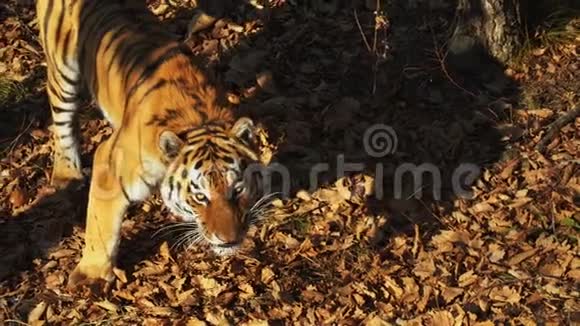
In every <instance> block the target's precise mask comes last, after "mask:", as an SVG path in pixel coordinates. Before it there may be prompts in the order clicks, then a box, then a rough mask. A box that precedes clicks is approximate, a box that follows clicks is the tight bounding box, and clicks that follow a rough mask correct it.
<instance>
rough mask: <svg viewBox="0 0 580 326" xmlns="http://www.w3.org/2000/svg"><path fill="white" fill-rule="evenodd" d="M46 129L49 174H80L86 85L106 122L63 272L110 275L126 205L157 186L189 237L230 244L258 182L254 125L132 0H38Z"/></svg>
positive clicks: (235, 243)
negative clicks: (189, 227) (76, 242)
mask: <svg viewBox="0 0 580 326" xmlns="http://www.w3.org/2000/svg"><path fill="white" fill-rule="evenodd" d="M36 10H37V15H38V25H39V29H40V37H39V39H40V42H41V44H42V46H43V49H44V52H45V56H46V66H47V81H46V90H47V94H48V98H49V102H50V107H51V112H52V120H53V124H52V129H53V135H54V155H53V171H52V177H51V183H52V184H53V185H54V186H56V187H59V188H62V187H66V186H67V185H68V184H69V183H70V182H71V181H74V180H79V179H82V177H83V176H82V173H81V164H80V152H79V139H78V138H77V137H76V134H75V128H76V123H75V121H76V115H77V113H78V112H77V111H78V109H79V99H80V98H81V91H88V93H89V94H90V95H91V96H92V97H93V98H94V100H95V102H96V103H97V104H98V106H99V108H100V110H101V112H102V113H103V115H104V116H105V118H106V119H107V121H108V122H109V123H110V124H111V126H112V127H113V134H112V135H111V136H110V138H109V139H107V140H105V141H104V142H103V143H101V144H100V145H99V146H98V147H97V149H96V151H95V154H94V158H93V165H92V171H91V183H90V189H89V202H88V207H87V222H86V232H85V246H84V248H83V252H82V257H81V260H80V262H79V264H78V265H77V267H76V268H75V270H74V271H73V273H72V274H71V275H70V278H69V285H71V286H74V285H75V284H77V283H79V282H83V281H87V282H94V281H97V280H106V281H110V280H111V279H112V277H113V273H112V270H113V266H114V264H115V258H116V256H117V251H118V245H119V241H120V235H119V230H120V226H121V221H122V218H123V215H124V214H125V212H126V210H127V208H128V207H129V206H130V205H131V204H133V203H137V202H140V201H142V200H144V199H146V198H147V197H148V196H150V195H151V194H152V193H154V192H156V191H157V190H159V192H160V193H161V197H162V199H163V202H164V203H165V205H166V206H167V207H168V208H169V210H170V211H171V212H173V213H174V214H175V215H177V216H178V217H179V218H180V219H181V220H182V221H183V223H190V224H191V223H194V224H196V225H197V226H198V227H197V228H196V230H197V231H196V232H197V233H196V234H194V236H193V238H192V239H190V240H189V241H190V242H192V243H193V242H196V241H201V240H202V239H203V241H204V242H205V243H206V244H208V245H209V246H210V247H211V248H212V249H213V250H214V251H215V252H217V253H219V254H227V253H232V252H234V251H235V250H236V249H237V248H239V246H240V244H241V241H242V240H243V237H244V235H245V232H246V231H247V228H248V223H249V222H248V220H249V218H248V216H249V215H248V214H251V209H253V208H255V207H256V205H254V203H255V199H256V198H255V196H256V194H257V188H258V187H259V182H257V180H255V179H252V178H248V177H247V176H245V175H244V169H245V167H246V166H248V165H249V164H250V163H257V162H258V155H257V153H256V151H257V148H256V144H255V135H254V125H253V122H252V121H251V120H250V119H248V118H238V119H236V118H235V116H234V111H233V110H232V108H230V107H229V105H226V104H225V103H227V101H226V100H225V96H224V94H223V92H222V91H221V90H220V88H219V87H218V86H217V85H216V83H215V81H214V80H213V79H212V78H211V76H210V75H209V74H207V73H206V72H205V71H203V70H202V67H201V66H200V65H198V64H196V61H195V59H194V58H193V55H192V53H191V51H190V49H189V48H188V47H187V46H185V45H184V44H182V43H180V42H179V39H178V37H177V36H176V35H173V34H172V33H170V32H169V31H166V30H164V29H163V28H162V26H161V24H159V22H158V20H157V18H156V17H155V16H154V15H153V14H152V13H151V12H150V11H149V10H147V8H146V7H145V5H144V2H138V1H137V0H37V2H36Z"/></svg>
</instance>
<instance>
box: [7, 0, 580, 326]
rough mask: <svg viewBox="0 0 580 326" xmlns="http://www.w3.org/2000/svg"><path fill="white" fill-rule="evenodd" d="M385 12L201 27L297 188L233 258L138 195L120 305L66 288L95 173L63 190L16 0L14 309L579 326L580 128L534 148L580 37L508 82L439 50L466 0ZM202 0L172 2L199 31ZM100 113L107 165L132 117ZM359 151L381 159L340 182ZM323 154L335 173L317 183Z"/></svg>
mask: <svg viewBox="0 0 580 326" xmlns="http://www.w3.org/2000/svg"><path fill="white" fill-rule="evenodd" d="M370 3H374V1H368V3H367V4H365V5H362V6H359V7H357V10H356V12H355V11H353V9H352V8H350V7H346V6H341V5H340V3H339V2H338V1H330V2H320V3H317V2H312V3H306V4H301V5H295V4H294V2H292V1H288V2H284V1H272V2H271V3H270V6H271V8H270V9H268V10H258V9H257V8H256V7H255V6H250V5H244V6H239V7H234V8H230V10H229V11H228V14H227V19H226V18H225V19H221V20H217V21H216V22H215V23H214V24H213V25H212V26H211V27H210V28H209V29H206V30H202V31H200V32H198V33H195V34H193V35H191V36H190V37H189V38H188V40H187V42H188V44H189V45H190V46H191V47H192V49H193V50H194V51H195V52H196V53H198V54H200V55H201V56H202V57H204V58H205V59H206V61H207V63H208V64H209V65H211V66H212V67H213V68H214V70H215V71H216V72H217V73H218V75H219V76H220V77H221V79H222V80H223V81H224V82H225V84H226V85H227V87H228V90H229V91H230V100H231V101H232V102H235V103H239V104H240V105H239V110H240V113H243V114H248V115H250V116H252V117H253V118H254V119H255V120H256V121H258V122H259V123H260V125H261V126H262V129H261V130H262V131H261V134H260V138H261V142H262V145H263V146H262V158H263V160H264V161H265V162H272V163H277V164H281V165H282V166H284V167H285V168H286V169H287V171H288V172H289V173H290V176H291V180H292V184H291V189H290V190H291V195H290V196H287V197H284V198H282V199H278V200H275V201H273V202H272V205H271V210H270V211H269V213H268V214H267V218H265V219H264V220H263V221H262V222H261V223H260V224H258V225H257V226H255V227H253V228H252V229H251V232H250V235H249V236H248V239H247V240H246V243H245V244H244V250H243V252H242V253H241V254H239V255H236V256H234V257H230V258H218V257H215V256H213V255H212V254H210V253H208V252H207V250H206V248H203V247H199V248H198V247H195V248H190V249H189V250H184V249H183V248H180V247H177V246H174V245H175V244H176V241H175V238H176V237H177V235H175V234H173V235H170V236H165V237H163V236H153V235H154V234H155V232H156V231H157V230H159V228H161V227H162V226H164V225H167V224H168V222H169V220H170V219H171V217H170V216H169V214H168V212H167V211H166V210H165V209H164V208H163V206H162V205H161V202H160V201H159V199H158V198H157V197H154V198H152V199H151V200H148V201H147V202H145V203H143V204H141V205H138V206H136V207H133V208H132V209H131V210H130V211H129V212H128V213H127V216H126V219H125V221H124V223H123V227H122V232H123V241H122V248H121V253H120V257H119V269H117V270H116V276H117V277H116V280H115V283H114V285H113V289H112V291H111V293H109V294H106V295H100V296H99V295H88V294H86V293H85V294H82V293H70V292H67V291H66V290H65V288H64V285H65V284H66V280H67V277H68V273H69V272H70V271H71V270H72V268H73V267H74V266H75V264H76V263H77V262H78V259H79V257H80V250H81V248H82V243H83V240H82V239H83V225H82V223H83V219H84V210H85V207H86V192H87V185H84V186H82V187H81V188H80V189H79V190H78V191H73V192H68V193H64V194H55V193H54V191H52V190H51V188H50V187H48V184H47V180H48V175H49V172H50V167H51V158H50V153H51V150H50V148H51V146H52V144H51V141H50V132H49V130H48V125H49V113H48V112H49V110H48V103H47V100H46V96H45V95H44V90H43V88H44V85H45V81H44V69H43V60H44V59H43V54H42V50H41V49H40V47H39V46H38V42H37V40H36V34H37V27H36V25H35V24H36V23H35V21H34V11H33V9H32V8H31V7H30V6H28V5H26V3H25V2H24V1H20V2H18V3H16V2H15V1H9V2H7V4H2V5H0V30H1V31H2V32H1V33H0V72H2V83H3V84H2V85H10V86H9V87H8V88H6V87H4V86H3V87H2V91H3V93H2V94H0V95H2V97H0V100H2V101H1V102H0V105H1V106H2V107H1V111H0V113H1V114H2V119H0V125H1V126H2V130H1V131H0V134H1V136H2V137H1V140H0V141H1V146H2V148H1V149H2V153H3V154H2V161H1V166H0V167H1V169H0V187H1V191H0V195H1V196H2V200H1V201H0V211H1V213H2V215H1V219H0V223H1V225H2V226H1V228H2V231H3V234H4V236H3V237H2V239H0V260H1V264H0V278H1V283H0V320H3V323H4V324H10V323H14V324H23V323H26V324H31V325H42V324H63V323H66V324H69V323H77V324H81V323H84V324H97V325H104V324H115V325H117V324H136V323H139V324H147V325H158V324H168V325H170V324H176V325H181V324H187V325H197V324H212V325H214V324H215V325H217V324H268V323H270V324H295V323H297V324H316V325H318V324H341V325H342V324H353V325H355V324H360V323H364V324H371V325H387V324H402V325H404V324H412V325H419V324H425V325H458V324H470V325H471V324H473V325H495V324H498V323H499V324H518V325H519V324H523V325H528V324H530V325H535V324H553V325H557V324H558V325H559V324H573V323H577V322H578V321H579V320H580V316H579V313H578V311H580V304H579V302H578V295H579V292H578V282H579V281H580V257H579V255H578V254H579V252H578V231H579V229H580V224H579V223H580V216H579V215H578V209H577V207H578V204H579V195H578V194H579V192H580V186H579V184H580V183H579V181H580V180H579V174H578V157H579V156H578V149H579V141H578V130H579V129H578V127H579V124H580V121H578V119H576V121H574V122H572V123H570V124H568V125H566V126H564V127H563V128H562V129H561V130H560V132H559V133H558V134H557V135H556V137H554V139H553V140H551V141H550V142H549V143H548V145H547V146H546V148H545V150H544V151H543V152H539V151H536V150H535V148H534V147H535V145H536V144H537V143H538V142H539V141H540V139H541V137H542V136H543V135H544V134H545V133H546V129H547V127H548V125H549V123H551V122H552V121H554V120H555V119H556V118H557V117H558V116H560V115H563V114H565V113H566V112H568V111H570V110H573V109H574V108H575V107H577V105H578V94H579V89H578V88H579V86H578V82H577V81H578V80H580V78H579V77H580V76H579V75H578V74H579V73H578V72H579V71H580V69H578V68H579V67H578V64H579V61H578V42H579V41H580V40H579V39H578V38H576V39H575V40H574V42H568V43H564V44H557V45H554V46H550V47H542V48H538V49H536V50H534V51H533V52H532V53H531V54H530V55H529V60H526V61H525V64H520V65H517V66H513V67H510V68H508V69H507V70H505V71H502V73H501V74H500V75H501V76H498V75H497V74H495V75H494V74H493V73H488V72H486V71H484V72H482V73H481V74H478V75H472V76H469V77H465V75H462V76H464V77H463V78H462V77H459V75H456V74H454V72H452V71H448V69H447V68H445V66H443V65H441V63H440V61H439V60H438V59H440V58H441V57H442V56H441V55H442V53H441V51H440V50H439V48H438V47H439V44H444V40H445V38H446V35H447V34H446V32H447V31H448V29H449V27H450V25H449V24H450V21H451V18H452V14H453V8H452V6H451V3H448V2H445V1H431V2H421V3H415V2H409V3H408V4H406V3H405V4H400V5H389V6H388V7H386V8H379V9H382V11H381V10H379V12H378V13H377V14H375V13H373V10H374V9H376V8H374V7H373V5H372V4H370ZM192 6H193V4H192V3H188V2H186V1H182V2H181V3H180V4H179V5H177V6H176V5H173V4H170V3H165V2H159V1H156V2H151V7H152V8H153V9H154V11H155V13H156V14H157V15H159V16H160V17H162V18H164V19H165V21H167V22H168V26H169V27H170V28H172V29H173V30H174V31H175V32H176V33H179V34H181V35H186V34H187V31H188V25H189V22H190V20H191V17H192V14H193V11H192V10H191V8H192ZM436 17H437V18H436ZM570 26H571V28H576V30H577V28H578V25H577V23H576V25H574V23H571V25H570ZM375 27H377V28H376V30H377V33H376V37H375V33H374V31H375ZM5 88H6V89H8V91H5ZM86 107H87V109H86V110H83V113H82V114H81V117H80V120H81V128H80V133H81V135H82V139H83V161H84V162H83V163H84V166H86V167H87V168H86V169H85V172H86V173H87V174H88V173H89V172H90V162H91V155H92V153H93V152H94V150H95V148H96V146H97V145H98V144H99V143H100V142H101V141H102V140H104V139H106V137H108V135H110V133H111V129H110V127H109V126H108V125H107V123H106V122H105V121H104V120H103V119H102V117H101V116H100V115H99V113H98V111H97V110H96V109H95V107H94V105H92V104H91V103H90V102H87V103H86ZM378 123H381V124H385V125H388V126H391V127H392V128H393V129H392V130H393V133H392V134H391V136H393V135H394V137H396V140H397V142H396V144H393V142H391V145H393V146H394V149H393V150H392V151H390V152H389V153H387V154H389V155H386V156H384V157H373V156H372V155H369V152H368V150H365V146H363V145H364V142H365V137H364V136H365V132H366V131H367V130H369V128H371V127H373V126H375V125H376V124H378ZM393 140H394V138H393V137H391V141H393ZM340 159H343V160H344V162H347V163H360V164H362V165H363V166H364V171H362V172H360V173H358V172H357V173H349V174H347V175H346V176H344V177H342V176H341V175H338V176H337V172H336V171H337V170H336V169H337V168H338V167H340ZM318 163H326V164H327V165H328V169H327V170H328V172H327V173H324V172H322V173H319V174H318V179H317V184H316V185H313V184H312V182H310V180H309V175H310V173H311V171H312V168H313V166H315V165H316V164H318ZM423 163H429V164H431V166H435V167H437V171H438V172H439V173H440V176H439V178H437V177H432V178H431V179H429V178H428V177H425V178H424V179H423V180H421V181H420V182H414V180H413V178H412V176H411V177H409V175H407V177H409V178H407V177H403V178H402V179H401V180H402V181H401V182H397V176H400V175H399V174H397V171H399V170H398V169H399V168H400V167H401V166H402V165H403V164H415V165H420V164H423ZM465 163H469V164H472V165H473V166H477V167H479V172H480V173H479V174H478V175H477V178H475V179H474V180H471V181H468V182H470V185H472V187H471V193H470V196H469V197H467V198H464V197H460V196H458V194H457V191H455V192H454V191H453V189H454V188H453V182H452V181H451V180H452V179H453V176H454V175H456V174H457V171H458V167H461V166H462V165H461V164H465ZM463 167H465V165H463ZM347 172H348V171H347ZM437 180H443V181H442V182H441V183H438V182H437ZM446 180H447V181H446ZM377 184H378V185H379V186H378V187H375V185H377ZM397 185H398V186H397ZM274 186H278V184H277V183H276V182H274ZM434 186H435V188H434ZM376 188H380V189H381V190H382V191H383V196H382V198H378V197H377V196H376V194H374V195H373V189H376ZM396 189H398V191H396ZM433 189H435V190H433Z"/></svg>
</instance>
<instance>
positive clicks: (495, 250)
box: [488, 243, 505, 263]
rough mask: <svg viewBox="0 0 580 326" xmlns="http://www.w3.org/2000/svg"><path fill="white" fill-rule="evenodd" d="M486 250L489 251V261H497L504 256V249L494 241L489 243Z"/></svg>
mask: <svg viewBox="0 0 580 326" xmlns="http://www.w3.org/2000/svg"><path fill="white" fill-rule="evenodd" d="M488 252H489V254H488V258H489V261H491V262H492V263H497V262H499V261H500V260H502V259H503V257H504V256H505V250H503V249H502V247H501V246H500V245H498V244H496V243H492V244H490V245H489V250H488Z"/></svg>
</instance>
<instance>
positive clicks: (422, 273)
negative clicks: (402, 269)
mask: <svg viewBox="0 0 580 326" xmlns="http://www.w3.org/2000/svg"><path fill="white" fill-rule="evenodd" d="M435 270H436V268H435V261H434V260H433V257H431V255H430V254H426V257H424V258H423V259H422V260H420V261H419V263H418V264H416V265H415V268H413V274H415V275H417V276H418V277H419V278H420V279H422V280H424V279H426V278H429V277H431V276H433V274H435Z"/></svg>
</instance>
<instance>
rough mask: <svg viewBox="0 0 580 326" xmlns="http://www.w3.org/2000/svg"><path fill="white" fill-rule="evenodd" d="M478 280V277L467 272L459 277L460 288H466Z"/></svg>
mask: <svg viewBox="0 0 580 326" xmlns="http://www.w3.org/2000/svg"><path fill="white" fill-rule="evenodd" d="M477 279H478V276H477V275H476V274H475V273H474V272H473V271H472V270H471V271H467V272H465V273H463V274H461V275H460V276H459V286H460V287H462V288H464V287H467V286H469V285H471V284H473V283H475V282H476V281H477Z"/></svg>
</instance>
